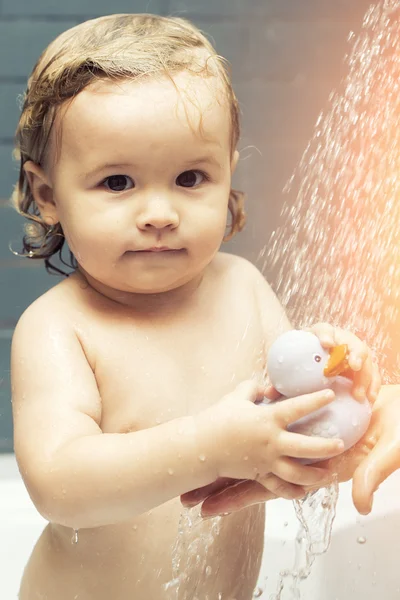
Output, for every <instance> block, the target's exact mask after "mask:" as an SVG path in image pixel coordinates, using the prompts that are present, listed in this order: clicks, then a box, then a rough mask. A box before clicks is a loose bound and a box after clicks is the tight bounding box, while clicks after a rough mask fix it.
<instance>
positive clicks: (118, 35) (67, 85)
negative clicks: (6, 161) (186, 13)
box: [12, 14, 245, 275]
mask: <svg viewBox="0 0 400 600" xmlns="http://www.w3.org/2000/svg"><path fill="white" fill-rule="evenodd" d="M210 65H211V68H210ZM183 70H186V71H190V72H192V73H195V74H198V75H203V76H210V75H214V76H217V78H218V79H219V81H220V82H221V83H222V89H223V92H224V95H225V100H226V101H227V103H228V105H229V108H230V117H231V140H230V143H231V155H232V156H233V153H234V151H235V149H236V146H237V143H238V140H239V136H240V124H239V106H238V102H237V99H236V96H235V94H234V92H233V89H232V85H231V82H230V77H229V75H228V71H227V68H226V61H225V60H224V59H223V58H222V57H220V56H219V55H217V53H216V52H215V50H214V48H213V46H212V45H211V43H210V42H209V41H208V40H207V38H206V37H205V36H204V35H203V34H202V33H201V32H200V31H199V30H198V29H197V28H196V27H195V26H194V25H193V24H192V23H190V22H189V21H187V20H185V19H182V18H172V17H161V16H158V15H147V14H139V15H134V14H121V15H108V16H105V17H100V18H97V19H92V20H90V21H86V22H84V23H81V24H80V25H77V26H76V27H73V28H71V29H69V30H67V31H65V32H64V33H62V34H61V35H60V36H58V37H57V38H56V39H55V40H54V41H53V42H52V43H51V44H50V45H49V46H48V47H47V48H46V50H45V51H44V52H43V53H42V55H41V56H40V57H39V60H38V61H37V63H36V65H35V66H34V68H33V71H32V73H31V75H30V77H29V79H28V85H27V90H26V92H25V94H24V96H23V106H22V112H21V116H20V119H19V123H18V127H17V131H16V136H15V150H14V156H15V157H16V159H17V160H19V161H20V171H19V180H18V183H17V185H16V186H15V188H14V192H13V195H12V204H13V205H14V207H15V208H16V210H17V211H18V212H19V213H20V214H21V215H23V216H24V217H26V218H27V219H29V223H27V224H26V225H25V235H24V237H23V252H22V253H21V254H19V255H22V256H27V257H28V258H33V259H37V258H41V259H44V261H45V266H46V269H47V270H48V271H49V272H56V273H60V274H64V275H67V273H66V272H64V271H63V270H61V269H59V268H58V267H56V266H55V265H54V264H52V263H51V262H50V258H51V257H52V256H53V255H55V254H56V253H58V254H59V257H60V260H61V262H62V263H63V264H65V265H66V266H68V267H70V268H73V269H75V268H76V267H77V263H76V259H75V257H74V256H73V254H72V252H70V262H69V263H67V262H65V261H64V259H63V257H62V248H63V245H64V242H65V238H64V234H63V231H62V227H61V224H60V223H57V225H55V226H49V225H48V224H46V223H45V222H44V221H43V220H42V219H41V216H40V212H39V209H38V207H37V205H36V203H35V200H34V198H33V195H32V192H31V190H30V186H29V182H28V180H27V177H26V174H25V170H24V164H25V162H27V161H29V160H31V161H33V162H34V163H36V164H37V165H40V166H42V167H43V165H44V163H45V162H46V158H47V153H48V152H49V142H50V134H51V132H52V129H53V126H54V122H55V119H56V116H57V113H58V110H59V108H60V107H61V105H63V104H64V103H66V102H67V101H72V100H73V98H74V97H75V96H76V95H77V94H79V92H81V91H82V90H83V89H85V88H86V87H87V86H89V85H90V84H91V83H94V82H95V81H96V80H98V79H108V80H113V81H121V80H126V79H130V80H135V79H137V78H139V77H143V76H159V75H168V77H170V78H171V80H172V75H173V74H174V73H177V72H180V71H183ZM244 198H245V196H244V194H243V192H239V191H237V190H233V189H231V191H230V196H229V204H228V206H229V212H230V214H231V223H230V231H229V232H228V234H227V235H226V236H225V238H224V240H225V241H227V240H229V239H230V238H231V237H233V236H234V235H235V233H237V232H238V231H241V230H242V228H243V226H244V224H245V212H244ZM16 254H17V253H16Z"/></svg>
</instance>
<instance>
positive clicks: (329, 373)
mask: <svg viewBox="0 0 400 600" xmlns="http://www.w3.org/2000/svg"><path fill="white" fill-rule="evenodd" d="M329 352H330V356H329V359H328V362H327V364H326V367H325V369H324V375H325V377H336V375H340V374H341V373H343V372H344V371H346V370H347V369H349V363H348V362H347V356H348V353H349V349H348V347H347V344H342V345H341V346H334V347H333V348H331V350H330V351H329Z"/></svg>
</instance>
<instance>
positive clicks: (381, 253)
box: [260, 0, 400, 600]
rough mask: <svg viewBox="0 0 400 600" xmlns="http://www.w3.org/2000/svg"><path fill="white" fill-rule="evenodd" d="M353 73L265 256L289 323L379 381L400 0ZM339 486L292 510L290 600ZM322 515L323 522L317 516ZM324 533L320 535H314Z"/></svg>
mask: <svg viewBox="0 0 400 600" xmlns="http://www.w3.org/2000/svg"><path fill="white" fill-rule="evenodd" d="M349 44H350V52H349V54H348V56H347V57H346V62H347V65H348V75H347V77H346V78H345V79H344V80H343V82H342V83H341V86H340V88H339V89H338V90H337V91H335V92H333V93H332V94H331V96H330V98H329V108H328V110H327V111H326V112H325V113H322V114H321V115H320V117H319V119H318V121H317V124H316V127H315V130H314V135H313V137H312V139H311V141H310V143H309V144H308V146H307V148H306V150H305V152H304V154H303V157H302V159H301V161H300V163H299V165H298V167H297V168H296V170H295V172H294V175H293V177H292V179H291V181H290V182H289V184H288V186H287V188H286V191H287V192H288V193H289V192H290V193H291V194H292V192H293V190H297V194H296V197H295V199H294V201H290V199H288V200H287V201H286V203H285V205H284V207H283V211H282V225H281V226H280V228H279V229H277V231H275V232H273V234H272V237H271V240H270V242H269V243H268V244H267V246H266V247H265V248H264V249H263V251H262V252H261V254H260V260H263V265H262V270H263V272H265V273H267V274H268V279H269V280H270V281H271V277H272V283H273V284H274V287H275V289H276V292H277V294H278V296H279V298H280V299H281V301H282V303H283V305H284V306H285V307H286V310H287V312H288V315H289V317H290V318H291V321H292V323H293V324H294V325H295V326H298V327H300V326H304V325H308V324H310V323H312V322H315V321H316V320H323V321H328V322H330V323H334V324H337V325H339V326H341V327H345V328H346V329H350V330H352V331H354V332H356V333H357V334H358V335H359V336H360V337H362V338H363V339H365V340H366V341H367V343H368V345H369V346H370V347H371V348H372V349H373V352H374V355H375V357H376V358H377V360H378V362H379V364H380V367H381V372H382V375H383V380H384V381H385V382H395V381H396V380H398V378H399V375H400V366H399V365H400V360H399V359H400V341H397V339H396V336H397V335H398V330H399V326H400V235H399V230H400V0H384V1H383V2H380V3H379V4H376V5H373V6H371V7H370V9H369V10H368V12H367V14H366V15H365V18H364V21H363V25H362V29H361V32H360V34H359V35H358V36H357V37H356V36H355V35H354V34H351V35H350V37H349ZM337 497H338V486H337V485H333V486H331V487H330V488H327V489H326V490H320V491H319V492H318V493H317V494H312V495H308V496H307V497H306V498H305V499H304V500H303V501H300V502H296V503H295V509H296V514H297V516H298V517H299V521H300V525H301V528H300V532H299V535H298V536H297V541H296V561H295V565H294V568H293V570H292V571H286V572H283V573H281V578H280V581H279V584H278V591H277V594H276V595H275V596H274V599H275V600H281V598H282V597H283V596H282V594H283V592H284V588H285V586H286V583H289V584H290V590H289V592H290V594H291V596H290V597H291V598H292V599H297V598H300V592H299V588H298V583H299V582H300V581H301V579H304V578H305V577H307V576H308V575H309V573H310V569H311V566H312V564H313V562H314V558H315V556H316V555H318V554H321V553H323V552H324V551H326V549H327V548H328V546H329V541H330V535H331V528H332V523H333V519H334V516H335V509H336V502H337ZM315 511H316V512H317V513H318V519H315V518H312V515H313V514H314V515H315V514H316V513H315ZM321 532H322V533H323V535H322V536H321Z"/></svg>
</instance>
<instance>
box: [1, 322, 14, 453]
mask: <svg viewBox="0 0 400 600" xmlns="http://www.w3.org/2000/svg"><path fill="white" fill-rule="evenodd" d="M2 333H6V335H5V336H4V337H3V336H2V335H1V334H2ZM10 334H11V332H10ZM10 348H11V337H10V335H9V334H8V333H7V332H2V331H0V452H11V451H12V446H13V439H12V438H13V426H12V408H11V385H10Z"/></svg>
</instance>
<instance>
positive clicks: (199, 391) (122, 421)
mask: <svg viewBox="0 0 400 600" xmlns="http://www.w3.org/2000/svg"><path fill="white" fill-rule="evenodd" d="M264 347H265V343H264V337H263V332H262V330H261V326H260V322H259V319H258V318H257V317H256V316H255V315H253V318H251V319H242V318H241V319H238V320H236V322H232V323H230V324H229V325H228V324H225V325H224V324H220V326H218V325H217V326H214V327H213V328H211V329H210V330H209V331H201V327H200V328H199V327H198V326H195V325H193V327H192V328H183V329H182V328H179V329H177V330H176V331H174V332H173V331H171V332H160V331H159V332H157V333H153V332H151V331H147V332H146V331H137V330H136V331H135V330H133V331H132V332H131V333H129V332H128V331H125V332H124V334H123V335H122V336H121V337H120V339H119V340H116V339H115V336H113V342H112V341H111V339H110V340H109V342H107V339H106V338H103V350H102V351H101V352H99V353H98V358H97V359H96V379H97V383H98V386H99V391H100V394H101V398H102V429H103V431H109V432H111V431H130V430H139V429H143V428H147V427H151V426H154V425H157V424H160V423H162V422H165V421H169V420H171V419H174V418H178V417H180V416H183V415H186V414H195V413H197V412H199V411H200V410H202V409H204V408H206V407H207V406H210V405H211V404H214V403H215V402H217V401H218V400H219V399H220V398H222V397H223V396H224V395H225V394H227V393H228V392H230V391H232V390H233V389H234V388H235V387H236V386H237V385H238V384H239V383H240V382H241V381H243V380H245V379H250V378H252V377H254V376H261V375H262V372H263V368H264V364H265V352H264Z"/></svg>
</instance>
